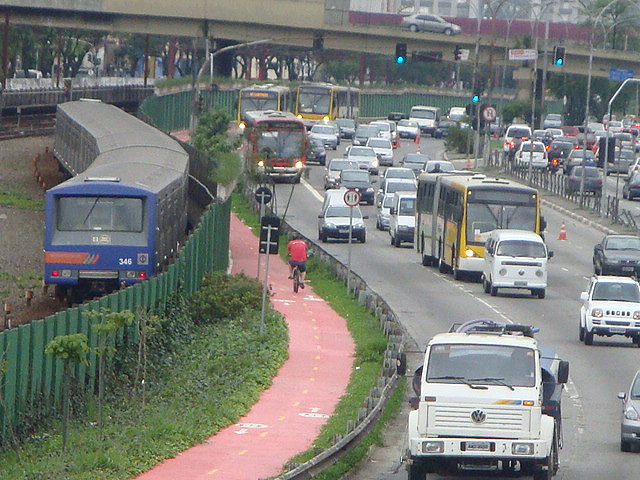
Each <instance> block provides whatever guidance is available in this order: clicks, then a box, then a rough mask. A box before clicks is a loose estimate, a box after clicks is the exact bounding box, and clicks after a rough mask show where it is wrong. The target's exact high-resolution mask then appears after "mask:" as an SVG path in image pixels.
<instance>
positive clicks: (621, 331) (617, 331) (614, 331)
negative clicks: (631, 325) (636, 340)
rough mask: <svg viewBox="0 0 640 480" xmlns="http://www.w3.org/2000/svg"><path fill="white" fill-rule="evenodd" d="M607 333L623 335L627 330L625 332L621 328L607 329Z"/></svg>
mask: <svg viewBox="0 0 640 480" xmlns="http://www.w3.org/2000/svg"><path fill="white" fill-rule="evenodd" d="M609 331H610V332H611V333H624V332H626V331H627V330H626V329H624V328H622V327H609Z"/></svg>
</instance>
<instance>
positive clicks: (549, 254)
mask: <svg viewBox="0 0 640 480" xmlns="http://www.w3.org/2000/svg"><path fill="white" fill-rule="evenodd" d="M547 256H548V257H549V258H553V250H550V251H549V252H548V253H547Z"/></svg>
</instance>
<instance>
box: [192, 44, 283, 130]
mask: <svg viewBox="0 0 640 480" xmlns="http://www.w3.org/2000/svg"><path fill="white" fill-rule="evenodd" d="M270 41H271V39H268V38H266V39H263V40H256V41H253V42H245V43H236V44H235V45H229V46H228V47H223V48H221V49H220V50H216V51H215V52H211V53H209V61H208V62H203V63H202V66H201V67H200V70H199V71H198V75H197V76H196V82H195V86H194V88H193V89H192V91H193V96H192V97H191V118H190V121H189V130H190V131H191V134H192V135H193V132H194V131H195V129H196V125H197V124H198V117H199V116H200V115H199V112H198V113H196V103H197V101H198V98H199V97H200V78H201V77H202V74H203V73H204V71H205V68H206V67H207V66H209V62H211V68H213V57H215V56H217V55H220V54H221V53H224V52H228V51H230V50H234V49H236V48H240V47H249V46H252V45H259V44H261V43H269V42H270Z"/></svg>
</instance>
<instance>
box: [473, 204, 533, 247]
mask: <svg viewBox="0 0 640 480" xmlns="http://www.w3.org/2000/svg"><path fill="white" fill-rule="evenodd" d="M498 228H514V229H518V230H529V231H531V232H535V231H536V205H535V204H533V205H500V204H492V203H469V204H468V207H467V224H466V230H467V243H468V244H474V245H484V243H485V241H486V239H487V236H488V234H489V232H490V231H491V230H495V229H498Z"/></svg>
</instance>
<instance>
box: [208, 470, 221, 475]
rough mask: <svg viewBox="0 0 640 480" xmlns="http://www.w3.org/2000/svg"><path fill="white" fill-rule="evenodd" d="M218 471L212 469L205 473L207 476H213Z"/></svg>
mask: <svg viewBox="0 0 640 480" xmlns="http://www.w3.org/2000/svg"><path fill="white" fill-rule="evenodd" d="M218 470H219V469H218V468H214V469H213V470H211V471H210V472H207V475H214V474H215V473H216V472H217V471H218Z"/></svg>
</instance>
